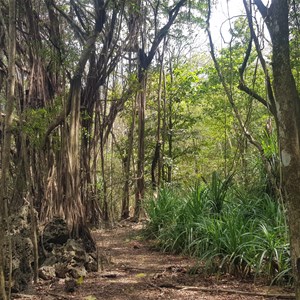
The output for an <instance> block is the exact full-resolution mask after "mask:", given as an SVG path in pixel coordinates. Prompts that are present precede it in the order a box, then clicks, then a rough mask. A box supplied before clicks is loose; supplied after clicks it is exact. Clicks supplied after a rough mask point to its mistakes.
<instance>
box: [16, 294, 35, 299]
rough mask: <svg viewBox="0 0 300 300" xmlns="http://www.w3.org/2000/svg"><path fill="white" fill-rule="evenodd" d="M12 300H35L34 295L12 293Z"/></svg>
mask: <svg viewBox="0 0 300 300" xmlns="http://www.w3.org/2000/svg"><path fill="white" fill-rule="evenodd" d="M12 298H13V299H34V295H26V294H15V293H12Z"/></svg>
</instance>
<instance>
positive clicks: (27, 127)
mask: <svg viewBox="0 0 300 300" xmlns="http://www.w3.org/2000/svg"><path fill="white" fill-rule="evenodd" d="M49 117H50V116H49V112H48V111H47V109H45V108H39V109H28V110H26V112H25V115H24V119H25V120H26V122H24V123H23V124H22V126H23V131H24V133H26V135H27V137H28V138H29V140H30V142H31V144H32V145H33V146H37V147H40V146H42V143H43V138H44V134H45V132H46V130H47V128H48V124H49Z"/></svg>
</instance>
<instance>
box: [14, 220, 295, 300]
mask: <svg viewBox="0 0 300 300" xmlns="http://www.w3.org/2000/svg"><path fill="white" fill-rule="evenodd" d="M141 229H142V225H141V224H133V223H128V222H125V223H123V224H121V225H119V226H117V227H116V228H114V229H111V230H98V231H95V232H94V236H95V239H96V240H97V245H98V247H99V272H97V273H89V274H88V276H87V277H85V278H84V279H83V278H81V279H79V280H77V282H69V283H68V284H67V288H66V282H65V281H66V280H65V279H59V280H52V281H41V282H39V283H38V284H37V285H35V286H33V287H32V288H31V290H30V291H29V292H28V293H27V294H22V295H18V294H16V295H13V299H32V300H38V299H42V300H53V299H58V300H59V299H62V300H65V299H76V300H77V299H85V300H96V299H107V300H125V299H126V300H127V299H128V300H140V299H143V300H144V299H182V300H193V299H203V300H220V299H229V300H238V299H239V300H259V299H288V296H289V295H291V294H290V293H291V292H290V291H289V290H286V289H284V288H276V287H272V288H270V287H268V286H263V285H254V284H253V283H251V282H249V281H247V280H237V279H235V278H233V277H231V276H229V275H226V276H225V275H222V276H208V275H205V274H204V273H203V272H192V270H194V268H195V265H196V261H195V260H193V259H191V258H188V257H183V256H178V255H169V254H164V253H160V252H157V251H155V250H154V249H153V247H152V246H151V243H149V242H145V241H142V240H141V236H140V231H141ZM195 273H196V274H195ZM201 273H202V274H201ZM73 283H75V284H74V286H75V285H76V286H75V287H74V288H73V286H72V284H73ZM70 285H71V288H69V287H70ZM66 289H68V290H69V291H70V290H71V291H72V290H74V291H73V292H67V291H66ZM247 293H248V295H247ZM263 294H268V295H269V296H268V297H266V296H263ZM270 294H273V296H270ZM276 295H282V296H281V297H279V296H277V297H275V296H276ZM290 299H293V298H292V297H290Z"/></svg>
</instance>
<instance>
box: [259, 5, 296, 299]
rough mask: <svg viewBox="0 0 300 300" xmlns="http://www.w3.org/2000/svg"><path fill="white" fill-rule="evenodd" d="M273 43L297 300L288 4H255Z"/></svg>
mask: <svg viewBox="0 0 300 300" xmlns="http://www.w3.org/2000/svg"><path fill="white" fill-rule="evenodd" d="M254 3H255V4H256V6H257V7H258V9H259V11H260V13H261V14H262V16H263V18H264V19H265V21H266V24H267V27H268V30H269V33H270V36H271V40H272V54H273V55H272V69H273V78H274V79H273V88H274V95H275V103H276V116H277V119H278V131H279V132H278V133H279V134H278V136H279V149H280V158H281V172H282V190H283V198H284V201H285V204H286V208H287V219H288V224H289V233H290V251H291V263H292V269H293V275H294V284H295V292H296V299H297V300H299V299H300V235H299V232H300V184H299V182H300V98H299V94H298V91H297V87H296V83H295V80H294V77H293V74H292V70H291V61H290V46H289V22H288V20H289V4H288V1H287V0H272V3H271V5H270V7H268V8H267V7H266V6H265V5H264V4H263V3H262V1H260V0H256V1H254Z"/></svg>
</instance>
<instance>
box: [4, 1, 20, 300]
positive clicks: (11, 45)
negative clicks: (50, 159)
mask: <svg viewBox="0 0 300 300" xmlns="http://www.w3.org/2000/svg"><path fill="white" fill-rule="evenodd" d="M8 33H9V36H8V37H7V38H8V82H7V91H8V92H7V102H6V107H5V113H6V115H5V125H4V126H5V127H4V137H3V139H4V141H3V147H2V161H1V164H2V169H1V181H0V185H1V188H0V298H1V299H3V300H6V299H7V294H6V290H5V274H4V259H5V252H4V251H5V247H4V243H5V232H6V230H7V231H8V232H9V223H8V222H9V221H8V199H9V195H8V193H9V189H8V184H9V163H10V149H11V130H12V121H13V108H14V102H15V81H16V79H15V76H16V74H15V61H16V1H15V0H11V1H9V32H8ZM7 238H8V239H10V238H9V235H8V237H7ZM8 244H9V245H10V247H9V249H8V251H9V252H10V253H9V260H11V259H12V257H11V241H10V240H8ZM6 250H7V249H6ZM9 271H10V274H9V287H8V289H9V291H8V299H9V298H10V284H11V262H9Z"/></svg>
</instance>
